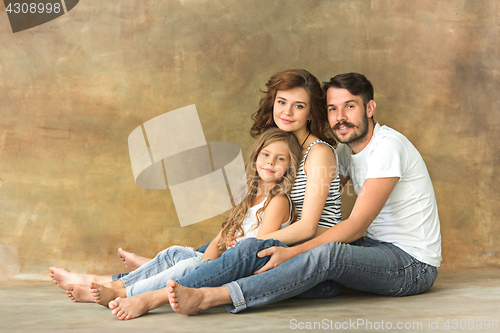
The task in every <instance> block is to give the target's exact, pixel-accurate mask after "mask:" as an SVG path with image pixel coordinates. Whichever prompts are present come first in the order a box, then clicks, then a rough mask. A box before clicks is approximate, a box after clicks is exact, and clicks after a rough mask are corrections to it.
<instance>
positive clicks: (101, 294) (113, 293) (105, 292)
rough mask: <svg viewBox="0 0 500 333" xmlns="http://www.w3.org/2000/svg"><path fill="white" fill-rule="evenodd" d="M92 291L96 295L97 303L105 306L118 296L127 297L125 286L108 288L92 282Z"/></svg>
mask: <svg viewBox="0 0 500 333" xmlns="http://www.w3.org/2000/svg"><path fill="white" fill-rule="evenodd" d="M90 292H91V294H92V296H93V297H94V301H95V302H96V303H97V304H101V305H103V306H108V304H109V302H111V301H112V300H114V299H115V298H117V297H127V294H126V290H125V288H122V289H113V288H107V287H105V286H103V285H101V284H98V283H91V284H90Z"/></svg>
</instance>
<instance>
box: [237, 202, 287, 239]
mask: <svg viewBox="0 0 500 333" xmlns="http://www.w3.org/2000/svg"><path fill="white" fill-rule="evenodd" d="M286 197H287V199H288V203H289V211H288V221H286V222H284V223H282V224H281V227H280V229H283V228H284V227H287V226H288V225H290V220H291V219H292V201H291V200H290V198H289V197H288V195H287V196H286ZM266 200H267V198H266V199H264V200H262V202H260V203H258V204H256V205H255V206H252V207H250V209H249V210H248V212H247V215H246V216H245V219H244V220H243V223H242V224H241V228H242V229H243V237H240V238H237V239H236V241H237V242H239V241H240V240H242V239H245V238H249V237H257V234H258V233H259V230H260V227H261V226H262V223H261V224H259V225H258V226H257V224H258V223H259V220H257V211H258V210H259V209H261V208H262V207H263V206H264V203H265V202H266ZM260 219H261V221H263V220H264V212H260Z"/></svg>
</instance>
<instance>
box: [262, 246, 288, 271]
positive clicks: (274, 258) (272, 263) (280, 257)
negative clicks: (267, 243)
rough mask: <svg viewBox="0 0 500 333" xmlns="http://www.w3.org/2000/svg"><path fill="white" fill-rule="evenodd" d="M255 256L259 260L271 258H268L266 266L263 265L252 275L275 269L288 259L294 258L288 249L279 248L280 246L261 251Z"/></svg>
mask: <svg viewBox="0 0 500 333" xmlns="http://www.w3.org/2000/svg"><path fill="white" fill-rule="evenodd" d="M257 256H258V257H259V258H263V257H266V256H271V258H269V261H268V262H267V264H265V265H264V266H263V267H262V268H261V269H259V270H258V271H256V272H254V273H253V274H259V273H264V272H265V271H268V270H270V269H273V268H276V267H278V266H279V265H281V264H282V263H284V262H285V261H287V260H288V259H291V258H293V257H294V255H293V254H291V253H290V248H289V247H281V246H273V247H270V248H267V249H265V250H262V251H260V252H259V253H257Z"/></svg>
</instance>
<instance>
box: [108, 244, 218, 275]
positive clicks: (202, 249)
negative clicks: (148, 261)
mask: <svg viewBox="0 0 500 333" xmlns="http://www.w3.org/2000/svg"><path fill="white" fill-rule="evenodd" d="M209 245H210V242H208V243H206V244H205V245H202V246H200V247H199V248H197V249H196V252H201V253H204V252H205V251H206V250H207V247H208V246H209ZM128 274H129V273H119V274H114V275H112V276H111V280H112V281H116V280H118V279H121V278H122V277H124V276H127V275H128Z"/></svg>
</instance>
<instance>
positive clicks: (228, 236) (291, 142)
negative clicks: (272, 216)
mask: <svg viewBox="0 0 500 333" xmlns="http://www.w3.org/2000/svg"><path fill="white" fill-rule="evenodd" d="M277 141H283V142H285V144H286V146H287V148H288V153H289V154H290V165H289V166H288V168H287V171H286V173H285V174H284V175H283V177H281V179H280V180H279V181H278V182H276V185H275V186H274V187H273V188H272V189H271V191H270V192H269V196H268V197H267V199H266V201H265V202H264V205H263V206H262V208H260V209H259V210H258V211H257V213H256V215H257V221H258V225H260V223H262V219H261V218H260V215H261V212H263V211H264V210H265V209H266V208H267V206H268V205H269V202H270V201H271V199H272V198H274V197H275V196H277V195H288V194H289V193H290V191H291V189H292V186H293V183H294V182H295V177H296V176H297V170H298V168H299V163H300V159H301V156H302V148H301V147H300V144H299V142H298V141H297V138H296V137H295V135H294V134H292V133H289V132H285V131H282V130H280V129H279V128H275V127H272V128H268V129H266V130H264V131H262V133H261V134H260V135H259V136H258V137H257V139H256V140H255V143H254V144H253V147H252V152H251V154H250V158H249V159H248V162H247V164H246V178H247V188H248V194H247V195H246V197H245V199H243V200H242V201H241V202H240V203H239V204H237V205H236V206H235V207H234V208H233V210H232V211H231V213H230V214H229V217H228V218H227V219H226V220H225V221H224V223H223V224H222V232H221V237H220V239H219V243H218V245H217V247H218V249H219V252H220V253H223V252H224V251H225V250H226V244H227V243H228V242H231V241H232V239H233V236H234V235H235V234H238V236H239V237H241V236H243V228H242V227H241V225H242V223H243V220H244V219H245V217H246V215H247V213H248V211H249V209H250V207H252V201H253V198H254V197H255V196H256V194H257V189H258V187H259V182H260V177H259V174H258V173H257V168H256V167H255V163H256V161H257V156H258V155H259V153H260V151H261V150H262V148H264V147H266V146H268V145H269V144H271V143H273V142H277ZM291 212H292V213H291V221H292V222H294V221H295V220H296V219H297V210H296V209H295V207H294V206H293V205H292V209H291ZM258 225H257V227H258Z"/></svg>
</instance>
